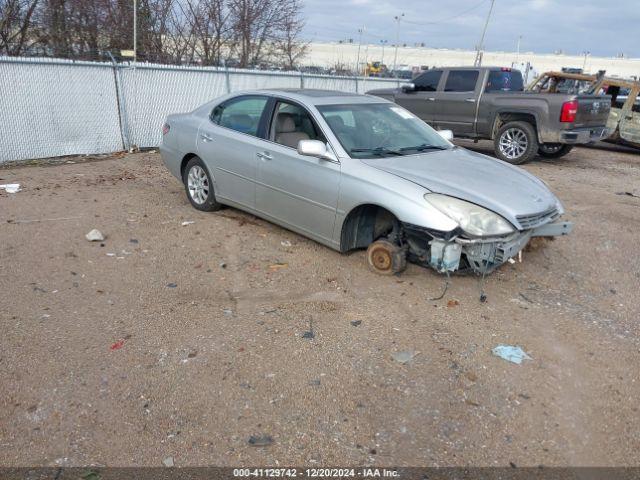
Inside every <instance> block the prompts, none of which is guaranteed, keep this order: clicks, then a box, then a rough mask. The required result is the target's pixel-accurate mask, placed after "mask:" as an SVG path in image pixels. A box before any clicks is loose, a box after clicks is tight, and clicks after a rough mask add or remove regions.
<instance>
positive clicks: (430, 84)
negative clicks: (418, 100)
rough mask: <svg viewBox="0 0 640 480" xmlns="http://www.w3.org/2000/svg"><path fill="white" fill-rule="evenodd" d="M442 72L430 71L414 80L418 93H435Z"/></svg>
mask: <svg viewBox="0 0 640 480" xmlns="http://www.w3.org/2000/svg"><path fill="white" fill-rule="evenodd" d="M441 76H442V70H429V71H428V72H425V73H423V74H422V75H420V76H419V77H416V78H415V79H414V80H413V84H414V85H415V86H416V92H435V91H436V90H437V89H438V83H440V77H441Z"/></svg>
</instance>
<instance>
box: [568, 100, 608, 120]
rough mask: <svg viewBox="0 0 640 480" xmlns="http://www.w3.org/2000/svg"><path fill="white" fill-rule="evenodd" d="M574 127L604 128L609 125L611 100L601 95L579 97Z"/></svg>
mask: <svg viewBox="0 0 640 480" xmlns="http://www.w3.org/2000/svg"><path fill="white" fill-rule="evenodd" d="M576 100H577V101H578V112H577V113H576V119H575V121H574V122H573V126H574V127H602V126H604V125H606V124H607V119H608V118H609V111H610V110H611V100H610V99H609V97H603V96H600V95H578V97H577V98H576Z"/></svg>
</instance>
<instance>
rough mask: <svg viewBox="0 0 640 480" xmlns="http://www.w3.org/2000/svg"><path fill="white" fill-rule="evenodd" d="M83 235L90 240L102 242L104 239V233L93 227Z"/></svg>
mask: <svg viewBox="0 0 640 480" xmlns="http://www.w3.org/2000/svg"><path fill="white" fill-rule="evenodd" d="M85 237H86V238H87V240H89V241H90V242H102V241H103V240H104V235H102V232H101V231H100V230H96V229H95V228H94V229H93V230H91V231H90V232H89V233H87V234H86V235H85Z"/></svg>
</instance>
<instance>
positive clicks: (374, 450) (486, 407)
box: [0, 144, 640, 466]
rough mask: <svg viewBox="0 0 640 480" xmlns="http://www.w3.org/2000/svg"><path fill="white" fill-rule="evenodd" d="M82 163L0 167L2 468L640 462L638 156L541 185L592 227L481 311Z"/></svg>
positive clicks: (168, 181) (550, 174) (152, 165)
mask: <svg viewBox="0 0 640 480" xmlns="http://www.w3.org/2000/svg"><path fill="white" fill-rule="evenodd" d="M468 145H470V146H472V147H473V148H478V149H479V150H480V151H488V150H487V147H486V146H483V145H480V146H478V145H473V144H468ZM73 161H74V162H75V163H62V164H60V163H58V164H56V165H48V164H46V163H44V164H43V163H42V162H37V163H36V165H31V166H20V167H15V166H14V167H10V168H6V167H5V168H3V169H0V178H1V179H2V180H1V181H0V183H11V182H19V183H21V184H22V185H23V191H21V192H19V193H16V194H6V193H4V192H0V238H1V242H0V320H1V323H0V327H1V328H2V330H3V336H2V349H1V350H0V379H1V388H0V445H1V447H2V448H0V465H3V466H39V465H42V466H44V465H48V466H49V465H50V466H53V465H62V466H71V465H73V466H78V465H89V464H94V465H108V466H133V465H149V466H162V461H163V459H166V458H167V457H173V459H174V462H175V465H176V466H187V465H226V466H229V465H235V466H247V465H254V466H256V465H307V466H336V465H365V464H366V465H369V464H375V465H388V466H391V465H394V466H414V465H416V466H417V465H429V466H444V465H483V466H484V465H507V466H508V465H509V464H510V462H512V463H514V464H516V465H518V466H525V465H528V466H537V465H541V464H542V465H572V466H573V465H598V466H604V465H639V464H640V412H639V410H638V409H639V404H638V398H640V376H639V372H640V368H639V366H640V342H639V340H638V339H639V334H640V324H639V318H640V298H639V296H638V291H639V290H640V255H638V245H639V240H640V198H638V197H634V196H631V195H626V194H624V193H623V192H629V193H632V194H635V195H640V155H638V154H637V153H631V152H629V151H625V150H624V149H619V148H613V147H605V148H598V149H596V148H579V149H574V151H573V152H572V153H571V154H569V155H568V156H567V157H565V158H563V159H560V160H554V161H542V160H539V161H535V162H533V163H531V164H529V165H526V166H525V168H526V169H527V170H529V171H530V172H533V173H534V174H536V175H538V176H540V177H541V178H543V179H544V180H545V181H546V182H547V183H548V184H549V185H550V186H551V188H552V189H553V190H554V191H555V192H556V193H557V194H558V195H559V196H560V198H561V199H562V201H563V202H564V203H565V207H566V209H567V215H566V218H567V219H570V220H572V221H574V222H575V223H576V227H575V230H574V233H573V234H572V235H571V236H570V237H566V238H561V239H558V240H556V241H554V242H550V243H549V244H548V245H546V246H545V247H544V248H542V249H539V250H536V251H533V252H530V253H525V255H524V257H523V262H522V263H516V264H514V265H506V266H505V267H503V268H501V269H500V270H499V271H498V272H496V273H494V274H493V275H491V276H489V277H487V279H486V286H485V288H486V292H487V295H488V301H487V303H486V304H481V303H480V302H479V299H478V298H479V286H478V279H477V278H476V277H472V276H467V277H456V278H454V279H453V283H452V285H451V287H450V288H449V290H448V292H447V294H446V296H445V297H444V298H443V299H442V300H439V301H430V300H429V298H432V297H434V296H437V295H438V294H439V293H440V292H441V290H442V288H443V284H444V279H443V277H442V276H440V275H438V274H436V273H434V272H432V271H430V270H426V269H423V268H420V267H416V266H410V267H409V268H408V270H407V271H406V272H405V273H403V274H402V275H401V276H399V277H391V278H387V277H380V276H377V275H375V274H373V273H371V272H369V271H368V270H367V268H366V265H365V262H364V253H363V252H355V253H353V254H351V255H348V256H344V255H340V254H339V253H337V252H334V251H331V250H329V249H327V248H325V247H323V246H321V245H318V244H316V243H314V242H313V241H310V240H307V239H305V238H302V237H300V236H298V235H296V234H293V233H291V232H289V231H287V230H284V229H282V228H279V227H277V226H274V225H272V224H269V223H267V222H265V221H262V220H259V219H256V218H254V217H252V216H250V215H247V214H244V213H241V212H239V211H237V210H234V209H225V210H222V211H221V212H218V213H212V214H205V213H201V212H198V211H196V210H194V209H193V208H191V206H190V205H189V203H188V201H187V199H186V197H185V194H184V191H183V189H182V186H181V185H180V183H179V182H178V181H177V180H175V179H174V178H173V177H171V176H170V175H169V174H168V173H167V171H165V169H164V167H163V166H162V164H161V161H160V158H159V156H158V154H157V153H140V154H133V155H122V156H114V157H109V158H106V159H101V160H99V161H98V160H96V161H84V162H83V161H80V160H79V159H73ZM621 193H622V194H621ZM186 221H193V222H194V223H192V224H189V225H187V226H182V222H186ZM93 228H98V229H99V230H101V231H102V232H103V233H104V234H105V235H106V236H107V238H106V240H105V242H104V244H103V246H101V245H100V243H90V242H88V241H86V240H85V238H84V235H85V234H86V233H87V232H88V231H89V230H91V229H93ZM289 244H290V246H289ZM274 265H275V266H274ZM456 301H457V302H458V304H457V305H456ZM310 329H312V330H313V333H314V338H311V339H309V338H303V334H304V333H305V332H307V331H309V330H310ZM501 343H505V344H513V345H520V346H522V348H523V349H524V350H526V351H527V352H528V353H529V355H530V356H531V357H532V360H530V361H525V362H524V363H523V364H522V365H514V364H511V363H508V362H506V361H504V360H502V359H500V358H497V357H495V356H492V354H491V349H492V348H493V347H495V346H496V345H498V344H501ZM401 351H414V352H416V355H415V357H414V358H413V360H411V361H410V362H409V363H407V364H400V363H398V362H396V361H395V360H394V359H393V358H392V354H393V353H395V352H401ZM251 436H255V437H263V436H268V437H271V440H272V442H271V443H270V444H269V445H267V446H254V445H251V444H250V443H249V439H250V437H251Z"/></svg>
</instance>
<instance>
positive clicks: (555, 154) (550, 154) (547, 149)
mask: <svg viewBox="0 0 640 480" xmlns="http://www.w3.org/2000/svg"><path fill="white" fill-rule="evenodd" d="M572 149H573V145H567V144H562V143H541V144H540V145H538V153H539V154H540V156H541V157H545V158H560V157H564V156H565V155H566V154H567V153H569V152H570V151H571V150H572Z"/></svg>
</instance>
